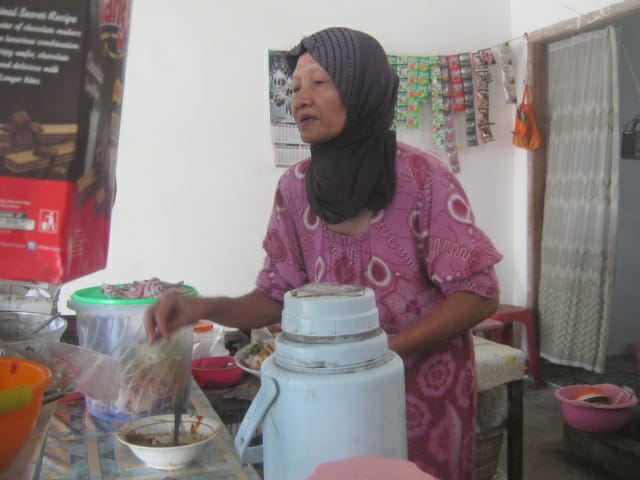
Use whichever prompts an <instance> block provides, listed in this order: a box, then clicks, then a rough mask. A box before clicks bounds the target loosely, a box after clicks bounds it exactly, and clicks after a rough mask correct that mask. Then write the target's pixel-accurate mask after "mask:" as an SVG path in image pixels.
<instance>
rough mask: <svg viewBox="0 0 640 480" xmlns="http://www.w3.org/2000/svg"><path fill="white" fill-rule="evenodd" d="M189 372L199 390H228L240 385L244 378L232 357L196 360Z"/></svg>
mask: <svg viewBox="0 0 640 480" xmlns="http://www.w3.org/2000/svg"><path fill="white" fill-rule="evenodd" d="M191 372H192V373H193V378H195V379H196V382H198V385H200V387H201V388H229V387H233V386H234V385H237V384H238V383H240V380H242V377H243V376H244V370H242V369H241V368H240V367H239V366H238V365H237V364H236V361H235V359H234V358H233V357H232V356H222V357H204V358H196V359H195V360H193V361H192V362H191Z"/></svg>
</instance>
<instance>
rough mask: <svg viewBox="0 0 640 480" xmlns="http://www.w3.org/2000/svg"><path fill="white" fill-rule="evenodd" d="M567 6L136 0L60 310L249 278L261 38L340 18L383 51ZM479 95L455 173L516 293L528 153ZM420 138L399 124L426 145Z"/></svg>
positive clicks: (257, 232)
mask: <svg viewBox="0 0 640 480" xmlns="http://www.w3.org/2000/svg"><path fill="white" fill-rule="evenodd" d="M574 3H576V4H577V3H580V4H581V5H584V4H585V3H587V2H577V1H576V2H574ZM589 3H595V4H602V5H604V4H607V3H610V2H589ZM598 6H601V5H598ZM580 8H581V9H583V8H584V7H582V6H581V7H580ZM594 8H595V7H594ZM574 15H575V12H573V11H571V10H570V9H568V8H563V7H558V6H557V5H556V3H555V2H554V1H553V0H545V1H538V2H534V4H532V3H530V2H520V1H516V0H511V1H510V0H485V1H483V2H477V1H475V0H464V1H456V2H441V1H439V0H405V1H404V2H401V3H397V2H388V1H380V0H351V1H345V0H325V1H324V2H322V5H320V4H318V3H317V2H315V1H308V0H296V1H293V0H278V1H274V0H255V1H241V0H219V1H215V2H213V1H207V0H182V1H181V2H178V3H176V2H175V1H170V0H135V2H134V7H133V18H132V24H131V37H130V42H129V56H128V67H127V77H126V81H125V96H124V107H123V108H124V111H123V117H122V126H121V135H120V149H119V158H118V166H117V178H118V196H117V199H116V205H115V207H114V211H113V217H112V218H113V220H112V228H111V246H110V253H109V261H108V265H107V268H106V269H104V270H102V271H100V272H96V273H94V274H91V275H88V276H86V277H83V278H81V279H78V280H75V281H72V282H69V283H68V284H66V285H64V286H63V289H62V292H61V298H60V307H61V308H62V310H63V311H66V310H67V309H66V301H67V299H68V298H69V296H70V295H71V293H72V292H73V291H75V290H77V289H78V288H83V287H87V286H94V285H99V284H101V283H103V282H108V283H114V282H127V281H131V280H140V279H144V278H149V277H151V276H158V277H160V278H162V279H164V280H168V281H177V280H184V281H185V282H187V283H189V284H191V285H194V286H196V287H197V288H198V289H199V290H200V291H201V292H202V293H203V294H207V295H209V294H224V295H235V294H241V293H244V292H246V291H248V290H250V289H251V288H253V285H254V279H255V276H256V274H257V272H258V270H259V268H260V266H261V264H262V259H263V252H262V248H261V242H262V239H263V236H264V232H265V227H266V224H267V221H268V217H269V213H270V209H271V202H272V198H273V193H274V190H275V185H276V181H277V179H278V177H279V175H280V174H281V173H282V169H279V168H276V167H274V165H273V153H272V149H271V143H270V138H269V111H268V103H267V51H268V49H270V48H274V49H287V48H289V47H291V46H293V45H294V44H295V43H297V41H298V40H299V39H300V38H301V37H302V36H303V35H304V34H309V33H313V32H314V31H316V30H319V29H321V28H324V27H328V26H334V25H341V26H349V27H352V28H357V29H361V30H364V31H367V32H369V33H371V34H372V35H374V36H375V37H376V38H378V39H379V40H380V42H381V43H382V44H383V46H384V47H385V49H386V50H387V52H388V53H390V54H391V53H393V54H408V55H409V54H418V55H433V54H453V53H460V52H464V51H472V50H476V49H480V48H486V47H490V46H493V45H497V44H498V43H500V42H503V41H505V40H509V39H511V38H514V37H515V36H519V35H520V34H521V33H522V32H524V31H531V30H532V29H537V28H540V27H543V26H545V25H550V24H552V23H555V22H557V21H559V20H562V19H564V18H568V17H571V16H574ZM498 78H499V77H498ZM491 98H492V102H493V103H494V107H493V108H492V112H491V114H492V121H494V122H495V126H494V128H493V131H494V134H495V136H496V141H495V142H493V143H491V144H489V145H483V146H480V147H474V148H464V149H463V150H462V151H461V152H460V160H461V165H462V172H461V174H460V175H459V178H460V180H461V182H462V183H463V185H464V187H465V189H466V190H467V193H468V195H469V197H470V199H471V203H472V205H473V207H474V211H475V214H476V219H477V221H478V223H479V224H480V225H481V226H482V227H483V228H484V229H485V230H486V231H487V233H488V234H489V235H490V236H491V237H492V239H493V240H494V242H495V244H496V246H497V247H498V248H499V250H501V251H502V253H503V254H504V257H505V258H504V260H503V261H502V262H501V263H500V264H499V265H498V268H497V270H498V276H499V278H500V281H501V284H502V290H503V295H502V300H503V301H505V302H512V303H524V300H525V291H526V165H525V163H524V160H523V158H524V157H522V156H521V155H520V157H519V152H515V150H516V149H514V148H513V147H512V146H511V143H510V141H511V136H510V130H511V128H512V125H513V116H514V107H513V106H511V105H509V106H507V105H505V104H504V103H503V98H504V97H503V93H502V89H501V86H500V83H499V82H495V83H494V84H493V86H492V90H491ZM428 121H429V117H428V116H425V117H424V118H423V123H424V124H425V125H427V124H428ZM458 135H459V138H460V139H463V138H464V137H463V119H462V118H459V119H458ZM430 136H431V130H430V129H429V128H423V129H421V130H420V131H418V132H416V131H413V132H406V131H404V132H400V135H399V137H400V139H401V140H404V141H408V142H409V143H412V144H415V145H417V146H420V147H422V148H426V149H429V148H431V146H432V142H431V139H430ZM459 142H460V141H459ZM460 143H462V142H460ZM523 199H524V201H523Z"/></svg>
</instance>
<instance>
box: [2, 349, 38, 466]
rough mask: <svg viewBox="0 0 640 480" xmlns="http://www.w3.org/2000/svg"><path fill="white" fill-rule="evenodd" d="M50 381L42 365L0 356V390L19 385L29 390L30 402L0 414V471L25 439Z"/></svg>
mask: <svg viewBox="0 0 640 480" xmlns="http://www.w3.org/2000/svg"><path fill="white" fill-rule="evenodd" d="M50 381H51V370H49V369H48V368H47V367H46V366H45V365H43V364H41V363H37V362H32V361H30V360H25V359H22V358H12V357H0V390H6V389H9V388H12V387H17V386H19V385H29V386H30V387H31V389H32V396H31V401H30V402H29V403H28V404H27V405H24V406H22V407H19V408H17V409H15V410H11V411H6V412H5V413H0V431H1V432H2V433H3V434H4V437H5V438H3V440H2V441H1V442H0V472H3V471H5V469H7V468H8V467H9V466H10V465H11V463H12V462H13V460H14V459H15V458H16V456H17V455H18V454H19V453H20V450H22V447H23V446H24V445H25V444H26V443H27V441H28V440H29V436H30V435H31V431H32V430H33V427H34V426H35V424H36V421H37V419H38V415H39V414H40V409H41V407H42V395H43V393H44V389H45V388H46V387H47V385H49V382H50Z"/></svg>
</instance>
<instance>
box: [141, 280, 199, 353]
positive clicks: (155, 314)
mask: <svg viewBox="0 0 640 480" xmlns="http://www.w3.org/2000/svg"><path fill="white" fill-rule="evenodd" d="M201 300H202V299H199V298H194V297H185V296H184V295H183V294H181V293H177V292H167V293H165V294H163V295H162V296H160V298H159V299H158V301H157V302H156V303H154V304H153V305H151V306H150V307H149V308H148V309H147V311H146V312H145V314H144V329H145V331H146V333H147V337H149V340H150V341H151V343H154V342H155V341H156V340H158V338H159V337H163V338H165V339H166V340H169V338H170V336H171V333H173V332H175V331H176V330H178V329H179V328H181V327H184V326H186V325H191V324H193V323H196V322H197V321H198V320H199V319H200V318H199V313H198V309H197V308H196V307H197V303H198V302H199V301H201Z"/></svg>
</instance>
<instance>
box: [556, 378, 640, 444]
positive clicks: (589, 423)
mask: <svg viewBox="0 0 640 480" xmlns="http://www.w3.org/2000/svg"><path fill="white" fill-rule="evenodd" d="M587 386H593V387H596V388H598V389H600V390H602V391H604V392H605V393H606V394H607V396H608V397H609V399H611V401H612V402H614V401H615V400H616V397H618V396H619V394H620V392H621V390H622V389H621V388H620V387H619V386H617V385H613V384H610V383H603V384H599V385H569V386H567V387H562V388H559V389H558V390H556V392H555V395H556V398H558V400H560V402H561V407H562V415H563V416H564V419H565V421H566V422H567V423H568V424H569V425H570V426H572V427H573V428H575V429H576V430H582V431H584V432H593V433H610V432H615V431H617V430H620V429H622V428H623V427H624V426H625V425H626V424H627V423H628V422H629V417H630V414H631V408H632V407H634V406H635V405H636V404H637V403H638V398H637V397H636V396H635V394H631V395H626V396H621V397H620V400H619V401H618V403H616V404H613V405H605V404H599V403H589V402H585V401H582V400H576V399H575V398H576V395H577V394H578V392H580V390H582V389H584V388H585V387H587Z"/></svg>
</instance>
